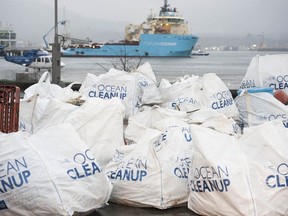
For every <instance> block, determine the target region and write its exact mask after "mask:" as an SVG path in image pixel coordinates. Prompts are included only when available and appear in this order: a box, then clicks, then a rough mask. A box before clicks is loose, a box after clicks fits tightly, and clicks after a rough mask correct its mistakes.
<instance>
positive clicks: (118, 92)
mask: <svg viewBox="0 0 288 216" xmlns="http://www.w3.org/2000/svg"><path fill="white" fill-rule="evenodd" d="M127 92H128V88H127V86H115V85H102V84H101V85H98V86H95V89H93V90H91V91H89V92H88V96H89V97H98V98H102V99H111V98H113V97H118V98H120V99H121V100H124V99H125V98H126V96H127Z"/></svg>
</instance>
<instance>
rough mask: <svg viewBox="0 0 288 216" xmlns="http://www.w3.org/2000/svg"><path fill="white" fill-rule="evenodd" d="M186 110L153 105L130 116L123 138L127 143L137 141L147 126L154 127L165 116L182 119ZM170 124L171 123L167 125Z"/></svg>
mask: <svg viewBox="0 0 288 216" xmlns="http://www.w3.org/2000/svg"><path fill="white" fill-rule="evenodd" d="M186 116H187V113H186V112H181V111H177V110H171V109H166V108H162V107H159V106H156V105H155V106H153V107H151V108H150V109H147V110H145V111H142V112H138V113H136V114H135V115H134V116H130V117H129V119H128V125H127V127H126V129H125V131H124V135H125V140H126V142H127V143H128V144H130V143H137V142H138V140H139V139H140V138H141V136H142V134H143V133H144V131H145V130H146V129H147V128H151V129H156V128H157V127H158V126H157V124H158V123H159V122H160V121H161V120H163V119H167V118H175V119H179V120H182V121H184V120H185V117H186ZM169 126H171V125H169Z"/></svg>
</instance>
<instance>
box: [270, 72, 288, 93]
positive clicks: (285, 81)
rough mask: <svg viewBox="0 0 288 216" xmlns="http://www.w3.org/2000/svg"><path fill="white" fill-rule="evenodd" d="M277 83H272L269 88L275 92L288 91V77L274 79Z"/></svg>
mask: <svg viewBox="0 0 288 216" xmlns="http://www.w3.org/2000/svg"><path fill="white" fill-rule="evenodd" d="M273 80H275V81H276V82H274V83H270V84H269V87H272V88H273V89H275V90H283V89H288V75H284V76H277V77H273Z"/></svg>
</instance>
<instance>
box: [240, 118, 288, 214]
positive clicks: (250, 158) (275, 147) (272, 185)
mask: <svg viewBox="0 0 288 216" xmlns="http://www.w3.org/2000/svg"><path fill="white" fill-rule="evenodd" d="M250 130H251V129H250ZM287 140H288V129H287V128H285V127H283V124H282V121H281V120H276V121H273V122H267V123H264V124H262V125H259V126H257V127H254V128H253V130H251V131H250V132H249V133H248V134H244V136H242V137H241V138H240V145H239V149H240V150H241V152H242V153H243V155H245V157H246V160H245V162H246V166H247V167H248V170H247V173H248V174H249V184H250V186H251V189H252V190H251V194H252V195H253V202H254V206H255V209H256V210H255V213H254V215H259V216H262V215H273V216H282V215H288V205H286V203H287V202H288V145H287ZM243 207H244V206H243ZM249 215H252V214H249Z"/></svg>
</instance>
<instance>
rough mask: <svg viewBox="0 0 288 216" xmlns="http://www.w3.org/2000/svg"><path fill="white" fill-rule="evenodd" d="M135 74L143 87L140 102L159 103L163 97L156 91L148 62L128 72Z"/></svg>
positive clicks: (154, 78) (152, 73)
mask: <svg viewBox="0 0 288 216" xmlns="http://www.w3.org/2000/svg"><path fill="white" fill-rule="evenodd" d="M130 74H131V75H133V76H136V77H137V78H138V81H139V83H140V86H141V87H142V89H143V96H142V101H141V102H142V104H160V103H162V102H163V99H162V97H161V95H160V93H159V91H158V87H157V80H156V77H155V74H154V72H153V70H152V67H151V65H150V63H149V62H145V63H144V64H143V65H141V66H139V67H138V68H137V69H135V70H133V71H131V72H130Z"/></svg>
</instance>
